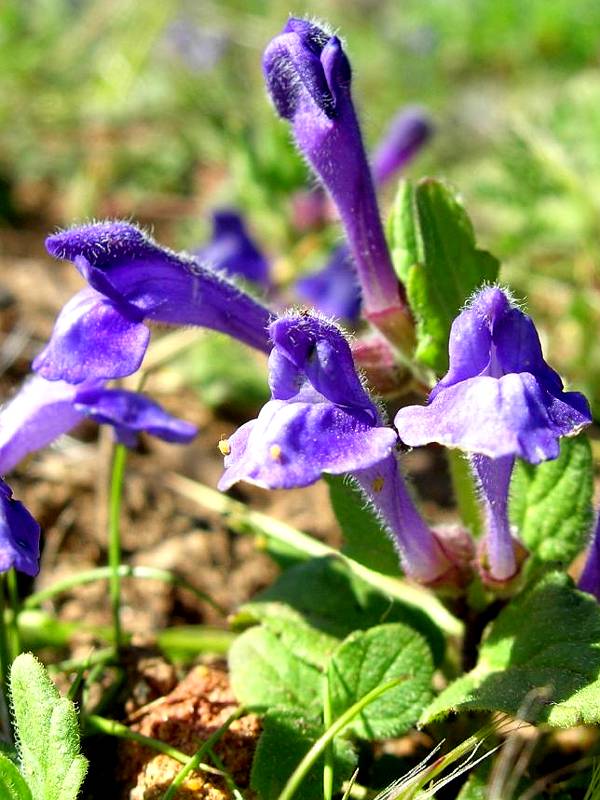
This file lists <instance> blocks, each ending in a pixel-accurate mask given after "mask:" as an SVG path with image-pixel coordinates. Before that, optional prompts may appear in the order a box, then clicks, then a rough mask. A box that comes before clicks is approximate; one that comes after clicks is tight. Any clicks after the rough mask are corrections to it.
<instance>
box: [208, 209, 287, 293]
mask: <svg viewBox="0 0 600 800" xmlns="http://www.w3.org/2000/svg"><path fill="white" fill-rule="evenodd" d="M195 255H196V257H197V258H198V260H199V261H201V262H202V263H203V264H206V265H207V266H208V267H210V268H211V269H215V270H217V271H219V270H222V271H223V272H225V273H227V275H231V276H232V277H241V278H245V279H246V280H248V281H251V282H252V283H256V284H258V285H259V286H263V287H264V288H268V287H269V286H270V285H271V280H270V275H269V262H268V261H267V259H266V258H265V257H264V255H263V254H262V253H261V252H260V250H259V249H258V247H257V246H256V245H255V244H254V242H253V241H252V239H251V238H250V236H249V235H248V231H247V230H246V226H245V224H244V220H243V219H242V217H241V216H240V214H238V213H237V211H233V210H231V211H230V210H227V211H225V210H222V211H215V212H214V214H213V234H212V238H211V240H210V242H209V243H208V244H207V245H206V246H205V247H202V248H200V249H199V250H196V252H195Z"/></svg>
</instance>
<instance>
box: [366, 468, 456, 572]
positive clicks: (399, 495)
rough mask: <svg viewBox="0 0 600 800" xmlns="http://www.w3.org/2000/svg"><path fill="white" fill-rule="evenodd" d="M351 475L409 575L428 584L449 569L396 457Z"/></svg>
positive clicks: (448, 564)
mask: <svg viewBox="0 0 600 800" xmlns="http://www.w3.org/2000/svg"><path fill="white" fill-rule="evenodd" d="M352 477H353V478H355V480H356V481H357V483H358V485H359V486H360V488H361V491H362V492H363V493H364V494H365V496H366V497H367V498H368V499H369V500H370V502H372V503H373V505H374V507H375V508H376V509H377V511H378V513H379V515H380V517H381V519H382V520H383V522H384V524H385V526H386V528H387V529H388V531H389V532H390V535H391V537H392V540H393V542H394V546H395V548H396V550H397V551H398V553H399V555H400V560H401V563H402V568H403V570H404V572H405V573H406V574H407V575H408V576H409V577H410V578H413V579H414V580H416V581H418V582H420V583H425V584H431V583H435V582H436V581H437V580H438V579H439V578H441V577H442V576H443V575H444V574H445V573H447V572H448V570H450V568H451V566H452V565H451V563H450V561H449V559H448V558H447V556H446V554H445V553H444V551H443V549H442V547H441V545H440V543H439V542H438V540H437V538H436V537H435V535H434V534H433V532H432V531H431V529H430V528H429V526H428V525H427V523H426V522H425V520H424V519H423V517H422V516H421V514H420V513H419V510H418V509H417V507H416V505H415V503H414V501H413V499H412V497H411V496H410V492H409V490H408V487H407V486H406V483H405V481H404V479H403V477H402V475H401V474H400V469H399V467H398V463H397V461H396V458H395V456H392V457H391V458H388V459H387V460H386V461H383V462H381V463H380V464H377V465H376V466H375V467H370V468H369V469H365V470H361V471H356V472H354V473H352Z"/></svg>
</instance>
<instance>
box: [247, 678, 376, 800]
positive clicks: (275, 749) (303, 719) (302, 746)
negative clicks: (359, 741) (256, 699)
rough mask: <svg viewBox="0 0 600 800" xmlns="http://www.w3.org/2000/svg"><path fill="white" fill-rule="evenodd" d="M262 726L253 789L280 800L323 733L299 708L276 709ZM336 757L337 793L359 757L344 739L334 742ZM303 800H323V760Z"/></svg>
mask: <svg viewBox="0 0 600 800" xmlns="http://www.w3.org/2000/svg"><path fill="white" fill-rule="evenodd" d="M390 693H391V692H390ZM262 724H263V732H262V735H261V737H260V739H259V742H258V746H257V748H256V754H255V756H254V761H253V763H252V775H251V779H250V785H251V787H252V789H254V790H255V791H256V792H257V793H258V795H259V796H260V798H261V800H276V799H277V798H278V797H279V795H280V793H281V790H282V789H283V787H284V786H285V784H286V781H287V779H288V778H289V777H290V775H291V774H292V772H293V771H294V769H295V768H296V767H297V766H298V764H299V763H300V761H301V760H302V758H303V757H304V756H305V755H306V753H307V752H308V750H309V749H310V747H311V746H312V745H313V743H314V742H316V740H317V739H318V738H319V736H321V734H322V733H323V730H322V725H321V724H320V723H319V722H318V721H317V720H315V719H313V718H312V717H310V716H307V715H306V714H305V713H303V712H302V710H300V709H297V708H295V709H294V708H291V709H273V710H272V711H269V712H268V713H267V714H266V715H265V717H264V719H263V723H262ZM333 753H334V790H338V789H339V788H340V786H341V784H342V782H343V781H344V780H347V779H348V778H349V777H350V775H351V774H352V771H353V769H354V767H355V765H356V755H355V753H354V750H353V748H352V746H351V744H350V743H349V742H348V741H347V740H345V739H342V738H337V739H334V741H333ZM274 754H276V755H275V757H274ZM301 796H302V800H323V757H321V758H320V759H318V760H317V762H316V763H315V765H314V766H313V767H312V769H311V770H310V771H309V772H308V774H307V776H306V778H305V779H304V781H303V782H302V791H301Z"/></svg>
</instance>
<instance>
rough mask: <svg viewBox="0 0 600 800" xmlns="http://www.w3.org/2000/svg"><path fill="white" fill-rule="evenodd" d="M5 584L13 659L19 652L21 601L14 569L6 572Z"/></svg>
mask: <svg viewBox="0 0 600 800" xmlns="http://www.w3.org/2000/svg"><path fill="white" fill-rule="evenodd" d="M6 586H7V588H8V596H9V598H10V605H11V608H12V614H10V644H11V655H12V658H13V660H14V659H15V658H16V657H17V656H18V655H19V653H20V652H21V649H22V648H21V634H20V633H19V613H20V611H21V601H20V598H19V587H18V585H17V573H16V571H15V569H14V567H13V568H12V569H9V571H8V572H7V573H6Z"/></svg>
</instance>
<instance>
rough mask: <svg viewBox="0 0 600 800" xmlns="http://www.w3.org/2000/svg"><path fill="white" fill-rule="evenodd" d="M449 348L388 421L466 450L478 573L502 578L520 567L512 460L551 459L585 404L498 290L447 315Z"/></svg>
mask: <svg viewBox="0 0 600 800" xmlns="http://www.w3.org/2000/svg"><path fill="white" fill-rule="evenodd" d="M449 354H450V368H449V370H448V372H447V374H446V375H445V377H444V378H442V380H441V381H440V382H439V383H438V384H437V386H435V388H434V389H433V391H432V392H431V394H430V395H429V400H428V404H427V405H426V406H409V407H408V408H403V409H401V410H400V411H399V412H398V414H397V416H396V420H395V424H396V427H397V428H398V431H399V433H400V437H401V439H402V440H403V441H404V442H406V444H408V445H411V446H417V445H424V444H428V443H430V442H439V443H440V444H443V445H445V446H446V447H456V448H459V449H461V450H464V451H465V452H467V453H469V454H470V455H471V463H472V466H473V469H474V472H475V475H476V477H477V479H478V481H479V483H480V486H481V490H482V496H483V501H484V506H485V513H486V520H487V534H486V537H485V540H484V549H485V552H484V553H483V558H484V576H485V577H488V578H489V579H490V580H491V581H496V582H505V581H508V580H510V578H512V577H513V576H514V575H515V574H516V573H517V572H518V570H519V563H518V562H519V552H518V546H517V543H516V542H515V541H514V540H513V538H512V536H511V532H510V525H509V521H508V488H509V484H510V477H511V473H512V469H513V465H514V460H515V458H516V457H519V458H523V459H525V460H526V461H529V462H531V463H533V464H537V463H539V462H540V461H545V460H548V459H553V458H556V457H557V456H558V454H559V440H560V437H561V436H574V435H575V434H577V433H579V431H580V430H581V429H582V428H583V427H585V426H586V425H588V424H589V423H590V422H591V415H590V409H589V406H588V403H587V401H586V399H585V398H584V397H583V395H581V394H579V393H578V392H565V391H564V390H563V384H562V381H561V379H560V377H559V376H558V374H557V373H556V372H555V371H554V370H553V369H552V368H551V367H549V366H548V364H546V362H545V361H544V358H543V356H542V349H541V346H540V341H539V338H538V334H537V331H536V329H535V326H534V324H533V322H532V320H531V319H530V318H529V317H528V316H527V315H526V314H524V313H523V312H522V311H521V310H520V309H519V308H517V307H516V306H515V305H514V304H513V303H512V302H511V301H510V299H509V297H507V295H506V294H505V293H504V292H503V291H502V290H501V289H499V288H496V287H488V288H485V289H482V290H481V291H480V292H479V293H478V294H476V295H475V296H474V298H473V300H472V301H471V303H470V304H469V306H468V307H467V308H466V309H465V310H464V311H463V312H462V313H461V314H460V315H459V316H458V317H457V318H456V320H455V321H454V323H453V325H452V330H451V333H450V345H449Z"/></svg>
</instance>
